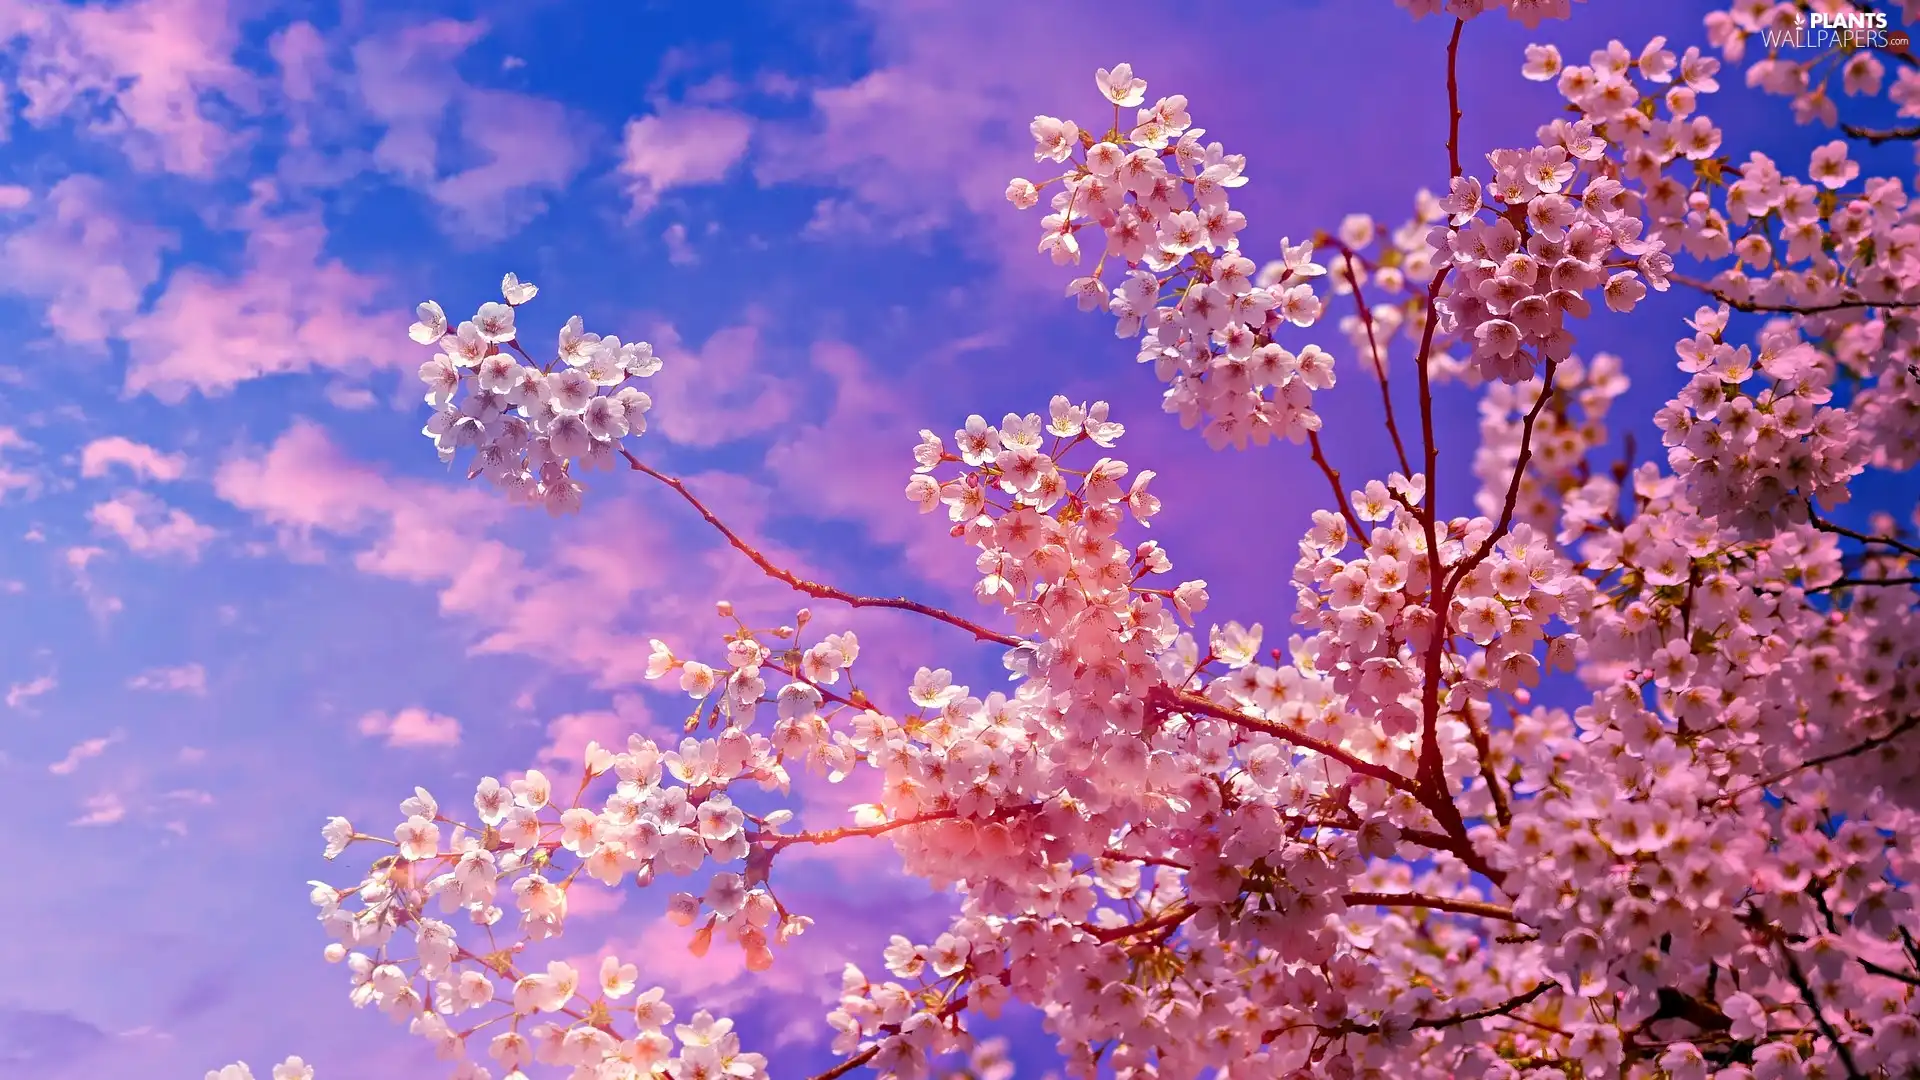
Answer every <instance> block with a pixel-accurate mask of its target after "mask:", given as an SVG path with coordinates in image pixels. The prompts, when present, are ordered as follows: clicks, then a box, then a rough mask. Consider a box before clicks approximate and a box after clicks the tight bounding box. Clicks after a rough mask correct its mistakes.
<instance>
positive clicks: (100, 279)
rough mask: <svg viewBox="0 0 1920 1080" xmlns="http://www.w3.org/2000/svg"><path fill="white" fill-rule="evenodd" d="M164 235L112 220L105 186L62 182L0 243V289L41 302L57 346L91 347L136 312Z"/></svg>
mask: <svg viewBox="0 0 1920 1080" xmlns="http://www.w3.org/2000/svg"><path fill="white" fill-rule="evenodd" d="M174 244H175V239H174V236H173V234H172V233H170V232H167V231H166V230H163V229H157V228H154V227H152V226H149V225H144V224H141V223H138V222H135V221H132V220H130V219H128V218H125V217H123V216H121V215H120V214H119V212H118V211H117V210H116V209H115V208H114V206H113V200H112V198H111V196H110V194H109V191H108V188H107V185H106V183H105V182H103V181H101V180H99V179H97V178H95V177H91V176H69V177H67V178H66V179H64V180H62V181H60V182H59V183H58V184H55V185H54V186H53V188H52V189H51V190H49V191H48V192H47V194H46V196H45V197H44V198H42V199H40V200H39V202H38V204H37V207H36V210H35V213H34V215H33V217H32V218H31V219H30V220H29V221H28V222H27V223H26V224H25V225H23V226H20V227H19V228H17V229H14V230H12V231H11V232H9V233H7V234H6V235H5V238H4V239H0V289H5V290H6V291H8V292H11V293H15V294H17V295H20V296H25V297H29V298H31V299H34V300H39V301H42V302H44V303H45V304H46V311H45V314H44V318H45V320H46V324H47V326H48V328H49V329H51V330H52V331H53V332H54V333H55V334H56V335H57V336H58V337H60V339H61V340H63V341H67V342H70V343H72V344H76V345H98V344H100V343H102V342H104V341H106V340H107V339H108V338H109V337H111V336H113V335H114V334H116V333H117V332H119V331H120V330H121V329H122V328H123V327H125V326H126V324H127V323H128V322H129V321H131V320H132V318H133V317H134V313H135V312H136V311H138V310H139V307H140V298H141V294H142V293H143V292H145V290H146V288H147V287H148V286H149V285H151V284H153V282H154V281H155V280H156V279H158V278H159V276H160V256H161V254H162V253H163V252H165V251H167V250H169V249H171V248H172V247H173V246H174Z"/></svg>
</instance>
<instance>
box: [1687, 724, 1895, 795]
mask: <svg viewBox="0 0 1920 1080" xmlns="http://www.w3.org/2000/svg"><path fill="white" fill-rule="evenodd" d="M1916 727H1920V713H1915V714H1913V715H1912V716H1909V717H1907V718H1906V719H1905V720H1902V721H1901V722H1900V723H1899V724H1897V725H1895V727H1894V729H1893V730H1892V731H1889V732H1887V733H1886V734H1885V735H1878V736H1875V737H1873V738H1871V739H1867V740H1866V741H1864V742H1859V743H1855V744H1854V745H1852V746H1849V747H1847V748H1846V749H1845V750H1835V751H1834V752H1833V753H1831V754H1821V755H1820V756H1819V757H1816V758H1809V759H1808V760H1806V761H1803V762H1801V763H1800V764H1798V765H1795V766H1794V767H1793V768H1791V769H1782V770H1780V771H1779V772H1777V773H1774V774H1773V775H1772V776H1767V777H1763V778H1761V779H1759V780H1755V781H1754V782H1753V783H1751V784H1748V785H1747V786H1745V787H1743V788H1740V789H1739V790H1737V791H1730V792H1728V793H1727V794H1725V795H1722V796H1720V797H1718V798H1716V799H1713V800H1711V801H1710V802H1708V803H1707V805H1708V806H1713V805H1716V804H1719V803H1723V802H1733V801H1734V800H1736V799H1738V798H1739V797H1740V796H1742V795H1745V794H1746V793H1747V792H1749V791H1758V790H1760V789H1761V788H1766V787H1772V786H1773V785H1774V784H1777V783H1779V782H1780V781H1782V780H1785V779H1786V778H1787V777H1789V776H1793V775H1794V774H1796V773H1801V772H1805V771H1806V770H1808V769H1817V768H1819V767H1820V766H1822V765H1830V764H1832V763H1834V762H1836V761H1840V760H1843V759H1845V758H1850V757H1858V756H1859V755H1861V754H1866V753H1870V752H1872V751H1874V750H1878V749H1879V748H1881V747H1882V746H1885V745H1887V744H1888V743H1890V742H1892V741H1893V740H1895V739H1897V738H1899V737H1900V736H1902V735H1905V734H1906V733H1907V732H1909V731H1912V730H1913V729H1914V728H1916Z"/></svg>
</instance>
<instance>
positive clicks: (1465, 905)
mask: <svg viewBox="0 0 1920 1080" xmlns="http://www.w3.org/2000/svg"><path fill="white" fill-rule="evenodd" d="M1341 899H1342V900H1345V901H1346V902H1347V903H1348V904H1349V905H1351V906H1353V907H1366V906H1372V907H1413V908H1430V909H1432V910H1434V911H1449V912H1452V913H1454V914H1456V915H1478V916H1480V917H1481V918H1483V919H1499V920H1500V921H1502V922H1510V923H1519V924H1520V925H1522V926H1527V925H1530V924H1529V923H1528V922H1527V921H1526V920H1525V919H1522V918H1520V917H1519V916H1518V915H1515V914H1514V913H1513V909H1512V908H1508V907H1501V906H1500V905H1499V904H1490V903H1487V902H1486V901H1484V900H1460V899H1456V898H1454V897H1450V896H1430V895H1428V894H1426V893H1385V892H1350V893H1346V894H1344V895H1343V896H1341Z"/></svg>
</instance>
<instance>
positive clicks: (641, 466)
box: [620, 449, 1021, 648]
mask: <svg viewBox="0 0 1920 1080" xmlns="http://www.w3.org/2000/svg"><path fill="white" fill-rule="evenodd" d="M620 454H621V456H622V457H624V458H626V459H627V464H628V465H629V466H631V467H632V468H633V469H634V471H636V472H643V473H646V474H647V475H648V476H651V477H653V478H654V479H655V480H658V481H660V482H661V483H663V484H665V485H667V486H668V487H670V488H672V489H673V490H674V491H676V492H679V494H680V497H681V498H683V499H685V500H686V501H687V502H688V504H690V505H691V506H692V507H693V508H694V509H695V510H697V511H699V512H700V516H701V517H703V518H705V519H706V521H707V524H709V525H712V526H713V527H714V528H716V529H718V530H720V535H722V536H724V537H726V538H727V542H728V543H729V544H732V545H733V547H734V549H735V550H737V551H739V552H740V553H741V554H742V555H745V556H746V557H747V558H749V559H751V560H752V561H753V564H754V565H755V566H757V567H759V568H760V569H761V570H762V571H763V572H765V573H766V575H767V576H768V577H771V578H773V579H775V580H776V581H782V582H785V583H786V584H788V585H790V586H792V587H793V588H795V589H798V590H799V591H801V592H803V593H806V594H807V595H808V596H811V597H814V598H815V599H819V600H837V601H839V602H840V603H843V604H846V605H847V606H848V607H856V608H861V607H877V608H892V609H894V610H896V611H911V612H914V613H916V614H919V615H925V616H926V617H927V618H929V619H933V620H936V621H938V622H943V623H946V624H947V625H948V626H957V627H959V628H960V629H962V630H965V631H966V632H967V633H969V634H972V635H973V636H974V637H975V638H976V639H978V640H980V641H992V642H997V643H999V644H1001V645H1005V646H1008V647H1009V648H1011V647H1013V646H1017V645H1020V644H1021V640H1020V639H1019V638H1016V637H1011V636H1009V635H1007V634H1002V633H1000V632H999V631H997V630H989V629H987V628H986V627H984V626H981V625H980V624H978V623H975V622H972V621H970V620H968V619H964V618H961V617H960V616H958V615H955V614H953V613H952V612H949V611H943V610H941V609H940V608H937V607H933V606H931V605H929V604H922V603H920V602H919V601H917V600H909V599H907V598H906V597H904V596H898V597H895V596H856V595H854V594H853V593H850V592H844V591H842V590H840V589H836V588H834V587H832V586H831V585H822V584H820V583H819V582H816V581H806V580H804V579H802V578H800V577H799V576H798V575H796V574H794V573H793V572H792V571H790V570H786V569H783V568H781V567H778V566H775V565H774V564H773V562H772V561H771V560H769V559H768V558H767V557H766V556H765V555H762V554H761V553H760V552H759V551H758V550H757V549H756V548H754V547H753V545H751V544H749V543H747V542H746V541H745V540H743V539H741V538H740V535H739V534H738V533H736V532H734V531H733V530H732V529H730V528H728V527H727V524H726V522H724V521H721V520H720V518H719V516H718V515H716V514H715V513H714V512H713V511H712V510H709V509H707V506H706V504H705V503H703V502H701V501H700V499H699V498H698V497H697V496H695V495H694V493H693V492H691V491H689V490H688V489H687V485H685V484H683V483H681V482H680V481H679V480H678V479H675V478H674V477H671V476H668V475H667V474H665V473H663V472H660V471H659V470H657V469H655V468H653V467H652V466H650V465H648V464H646V463H645V462H643V461H641V460H640V459H639V458H637V457H634V456H633V452H632V451H631V450H626V449H622V450H621V451H620Z"/></svg>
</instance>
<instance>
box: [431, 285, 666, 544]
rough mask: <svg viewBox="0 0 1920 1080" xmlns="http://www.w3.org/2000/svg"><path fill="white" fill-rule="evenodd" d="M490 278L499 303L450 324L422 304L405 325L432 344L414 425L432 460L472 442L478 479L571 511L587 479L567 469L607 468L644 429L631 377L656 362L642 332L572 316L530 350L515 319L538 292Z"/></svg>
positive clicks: (473, 473)
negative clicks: (588, 324)
mask: <svg viewBox="0 0 1920 1080" xmlns="http://www.w3.org/2000/svg"><path fill="white" fill-rule="evenodd" d="M500 288H501V293H502V295H503V297H504V298H505V303H501V302H498V301H494V302H489V303H485V304H482V305H480V308H479V310H477V311H476V312H475V313H474V316H473V318H471V319H468V320H466V321H464V322H461V323H460V324H459V325H458V326H450V325H449V323H448V320H447V316H446V314H445V312H444V311H443V310H442V309H441V307H440V305H439V304H437V303H435V302H433V301H431V300H429V301H427V302H425V303H423V304H421V305H420V307H419V310H418V311H417V313H416V314H417V316H418V318H417V321H416V322H414V324H413V326H412V327H411V328H410V329H409V334H410V335H411V336H412V338H413V340H414V341H416V342H419V343H420V344H423V345H437V346H438V347H439V348H440V354H439V355H438V356H436V357H434V358H433V359H432V360H429V361H427V362H426V363H424V364H422V365H420V381H421V382H423V383H425V384H426V386H427V392H426V401H427V404H428V405H430V406H432V407H433V409H434V413H433V416H432V417H431V418H429V419H428V421H427V425H426V427H425V428H423V429H422V434H424V435H426V436H427V437H428V438H430V439H432V440H433V443H434V448H435V449H436V450H438V451H439V453H440V459H441V460H442V461H449V462H450V461H452V460H453V459H454V457H455V456H456V455H457V454H458V453H459V451H461V450H462V449H469V448H470V449H472V450H473V460H472V465H471V467H470V470H469V472H468V478H469V479H472V478H474V477H479V476H484V477H486V478H487V479H488V480H490V481H492V482H493V483H494V484H495V485H496V486H498V487H500V488H501V489H503V490H504V491H505V492H506V493H507V495H508V497H509V498H510V499H512V500H513V501H515V502H520V503H528V504H533V503H538V504H540V505H544V506H545V507H546V508H547V510H548V511H549V512H550V513H553V514H556V515H558V514H562V513H566V512H568V511H572V510H577V509H578V508H579V506H580V498H581V494H582V492H583V491H584V490H585V485H584V484H583V483H582V482H581V481H580V480H579V478H578V477H577V476H576V475H575V469H576V467H577V468H579V469H602V470H605V469H611V468H613V466H614V460H615V458H616V456H618V454H619V453H620V451H621V450H622V449H623V448H624V446H625V440H627V439H628V438H638V437H639V436H640V435H642V434H645V432H646V430H647V415H646V414H647V411H648V410H649V409H651V408H652V407H653V399H652V397H650V396H649V395H648V394H647V393H646V391H644V390H641V389H640V388H639V387H638V386H636V385H634V380H637V379H645V378H648V377H650V376H652V375H654V374H655V373H656V372H658V371H659V370H660V366H661V361H660V358H659V357H657V356H655V355H654V353H653V346H651V345H649V344H648V343H647V342H644V341H636V342H627V343H623V342H621V340H620V339H619V338H618V337H614V336H612V335H607V336H605V337H602V336H601V335H599V334H595V333H590V332H588V331H587V330H586V329H585V327H584V325H583V324H582V323H581V321H580V316H578V315H575V316H573V317H572V318H570V319H568V320H567V322H566V324H565V325H563V326H562V327H561V328H560V334H559V340H558V344H557V347H556V354H555V356H554V357H553V358H552V359H548V360H544V361H542V360H536V359H534V357H533V355H532V354H531V353H529V352H528V351H527V349H526V348H525V347H524V346H523V345H522V343H521V342H520V338H519V330H518V328H517V326H516V322H515V320H516V318H517V313H518V310H519V308H520V306H521V305H523V304H525V303H527V302H528V301H530V300H532V299H533V298H534V295H535V294H536V293H537V292H538V291H539V290H538V288H537V287H536V286H534V285H531V284H526V283H523V282H521V281H520V280H519V278H518V277H516V276H515V275H513V274H508V275H506V277H505V278H504V279H503V280H502V281H501V286H500Z"/></svg>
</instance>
